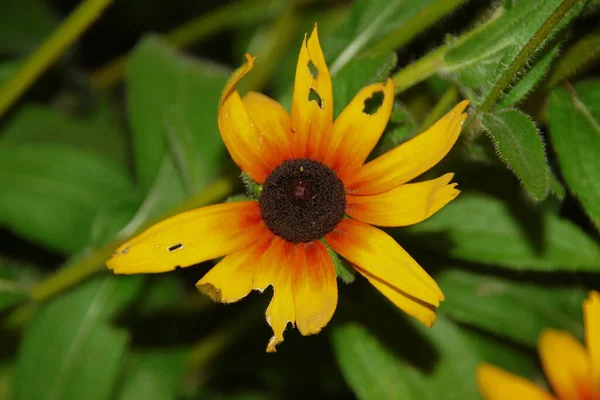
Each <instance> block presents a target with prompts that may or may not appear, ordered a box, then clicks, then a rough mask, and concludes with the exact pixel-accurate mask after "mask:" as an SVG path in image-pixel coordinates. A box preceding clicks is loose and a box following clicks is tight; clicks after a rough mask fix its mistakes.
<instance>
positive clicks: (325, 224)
mask: <svg viewBox="0 0 600 400" xmlns="http://www.w3.org/2000/svg"><path fill="white" fill-rule="evenodd" d="M259 205H260V212H261V214H262V218H263V220H264V221H265V224H266V225H267V227H268V228H269V229H270V230H271V231H272V232H273V233H274V234H276V235H277V236H279V237H281V238H283V239H285V240H287V241H289V242H293V243H302V242H310V241H313V240H316V239H320V238H322V237H323V236H325V234H327V233H329V232H331V231H332V230H333V228H335V227H336V225H337V224H338V223H339V222H340V221H341V220H342V218H344V212H345V210H346V196H345V195H344V184H343V183H342V181H341V180H340V178H338V176H337V174H336V173H335V172H334V171H333V170H332V169H331V168H329V167H327V166H325V165H323V164H321V163H320V162H317V161H315V160H312V159H310V158H299V159H295V160H287V161H284V162H283V163H282V164H281V165H280V166H278V167H277V168H275V169H274V170H273V172H271V174H270V175H269V176H268V178H267V180H266V181H265V183H264V185H263V189H262V193H261V195H260V199H259Z"/></svg>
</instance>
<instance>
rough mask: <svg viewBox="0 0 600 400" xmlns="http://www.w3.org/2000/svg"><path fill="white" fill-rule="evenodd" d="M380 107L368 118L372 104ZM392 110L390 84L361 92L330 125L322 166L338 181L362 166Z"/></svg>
mask: <svg viewBox="0 0 600 400" xmlns="http://www.w3.org/2000/svg"><path fill="white" fill-rule="evenodd" d="M378 100H381V104H380V106H379V107H378V108H377V109H376V110H373V112H372V113H371V114H368V113H367V111H366V109H367V106H369V105H370V104H371V103H372V102H376V101H378ZM393 106H394V84H393V82H392V80H391V79H388V80H387V82H386V83H385V84H383V83H375V84H372V85H369V86H367V87H365V88H363V89H362V90H361V91H360V92H358V94H357V95H356V96H355V97H354V99H352V101H351V102H350V104H348V106H347V107H346V108H345V109H344V111H342V113H341V114H340V115H339V117H338V118H337V119H336V120H335V122H334V123H333V130H332V133H331V141H330V143H329V150H328V151H327V158H326V160H325V164H327V165H329V166H330V167H332V168H333V169H334V170H336V171H337V172H338V175H339V176H340V177H341V178H342V180H343V178H344V176H345V175H346V174H347V173H348V172H349V171H356V170H357V169H358V168H359V167H360V166H362V165H363V163H364V162H365V160H366V159H367V156H368V155H369V153H370V152H371V150H373V148H374V147H375V145H376V144H377V141H378V140H379V138H380V137H381V134H382V133H383V130H384V129H385V127H386V125H387V123H388V120H389V119H390V114H391V113H392V108H393Z"/></svg>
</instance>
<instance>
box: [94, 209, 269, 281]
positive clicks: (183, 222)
mask: <svg viewBox="0 0 600 400" xmlns="http://www.w3.org/2000/svg"><path fill="white" fill-rule="evenodd" d="M266 229H267V228H266V227H265V226H264V223H263V222H262V219H261V215H260V209H259V207H258V202H256V201H243V202H232V203H224V204H217V205H214V206H208V207H203V208H198V209H196V210H192V211H188V212H185V213H182V214H178V215H176V216H174V217H171V218H169V219H166V220H164V221H162V222H159V223H158V224H156V225H154V226H152V227H150V228H149V229H148V230H146V231H145V232H143V233H142V234H140V235H139V236H137V237H135V238H133V239H131V240H130V241H128V242H127V243H125V244H123V245H122V246H121V247H119V248H118V249H117V251H116V252H115V254H114V255H113V257H112V258H111V259H110V260H108V261H107V263H106V265H107V266H108V268H109V269H111V270H113V272H114V273H116V274H137V273H154V272H166V271H171V270H174V269H175V268H176V267H188V266H190V265H193V264H198V263H200V262H203V261H206V260H212V259H213V258H217V257H221V256H224V255H226V254H230V253H233V252H235V251H238V250H240V249H243V248H245V247H247V246H249V245H251V244H252V243H254V242H256V240H257V239H258V238H259V237H260V234H261V232H265V230H266Z"/></svg>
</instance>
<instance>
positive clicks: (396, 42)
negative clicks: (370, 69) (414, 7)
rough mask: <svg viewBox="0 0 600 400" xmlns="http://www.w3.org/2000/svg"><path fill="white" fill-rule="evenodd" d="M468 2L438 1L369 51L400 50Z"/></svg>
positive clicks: (463, 0) (459, 0)
mask: <svg viewBox="0 0 600 400" xmlns="http://www.w3.org/2000/svg"><path fill="white" fill-rule="evenodd" d="M467 1H468V0H438V1H436V2H435V3H432V4H431V5H430V6H429V7H427V8H425V9H424V10H422V11H421V12H419V13H417V14H416V15H415V16H414V17H412V18H410V19H409V20H408V21H406V22H405V23H404V24H402V25H401V26H399V27H398V28H396V29H394V30H393V31H392V32H390V33H389V34H388V35H387V36H386V37H384V38H383V39H381V41H379V43H377V44H376V45H374V46H373V47H372V48H371V49H369V50H370V51H372V52H374V53H377V52H388V51H394V50H396V49H399V48H401V47H402V46H404V45H405V44H407V43H408V42H410V41H411V40H412V39H414V38H415V37H416V36H417V35H419V34H420V33H422V32H424V31H425V30H426V29H428V28H429V27H431V26H432V25H434V24H435V23H436V22H438V21H439V20H440V19H442V18H443V17H445V16H446V15H448V14H450V13H451V12H453V11H454V10H456V9H457V8H458V7H460V6H462V5H463V4H465V3H466V2H467Z"/></svg>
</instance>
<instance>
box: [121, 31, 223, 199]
mask: <svg viewBox="0 0 600 400" xmlns="http://www.w3.org/2000/svg"><path fill="white" fill-rule="evenodd" d="M229 72H230V71H229V70H227V69H224V68H222V67H218V66H216V65H213V64H209V63H207V62H200V61H198V60H193V59H190V58H187V57H184V56H181V55H180V54H178V53H177V52H176V51H175V50H174V49H173V48H172V47H170V46H169V45H167V44H166V43H165V42H164V41H162V40H161V39H159V38H158V37H153V36H150V37H147V38H145V39H144V40H142V42H141V43H140V44H139V45H138V46H137V47H136V49H135V50H134V52H133V54H132V56H131V59H130V61H129V64H128V70H127V78H126V84H127V104H128V110H129V119H130V123H131V127H132V130H133V138H134V139H133V140H134V151H135V165H136V170H137V175H138V181H139V184H140V191H141V192H144V193H145V192H146V191H147V190H148V189H149V188H150V186H151V185H152V182H154V180H155V178H156V175H157V174H158V171H159V168H160V165H161V161H162V160H163V157H164V155H165V154H166V153H167V152H170V153H172V154H173V156H174V159H175V161H176V162H177V165H178V167H179V168H180V169H181V171H182V176H183V177H184V182H185V183H186V184H187V186H188V187H189V189H190V190H191V191H196V190H198V189H199V188H201V187H203V186H204V185H205V184H206V183H208V182H210V180H212V179H214V178H215V177H216V175H217V174H218V172H219V166H220V164H221V156H222V155H223V154H224V146H223V142H222V140H221V137H220V135H219V131H218V128H217V106H218V102H219V97H220V94H221V91H222V90H223V87H224V86H225V82H226V80H227V78H228V76H229Z"/></svg>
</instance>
